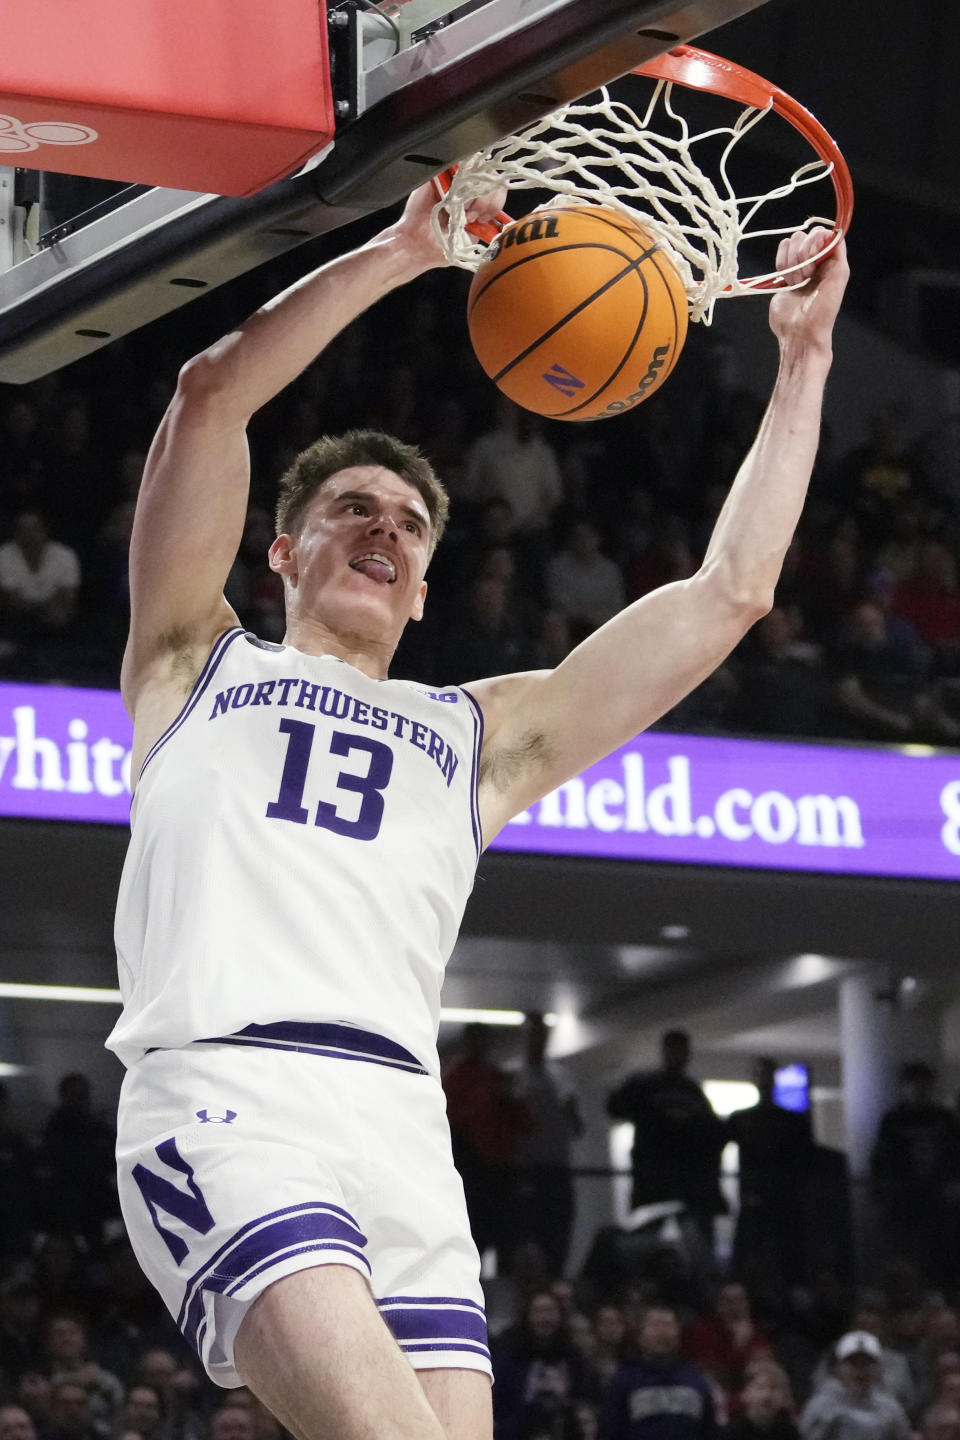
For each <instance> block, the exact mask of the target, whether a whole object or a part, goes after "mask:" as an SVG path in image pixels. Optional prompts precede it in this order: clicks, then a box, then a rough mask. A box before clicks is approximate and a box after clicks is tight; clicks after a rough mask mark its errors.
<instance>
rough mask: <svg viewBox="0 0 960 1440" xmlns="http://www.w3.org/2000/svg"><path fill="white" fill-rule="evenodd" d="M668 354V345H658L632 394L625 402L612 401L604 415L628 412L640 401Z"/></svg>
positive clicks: (653, 381) (654, 379)
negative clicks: (644, 373)
mask: <svg viewBox="0 0 960 1440" xmlns="http://www.w3.org/2000/svg"><path fill="white" fill-rule="evenodd" d="M669 354H670V346H669V345H658V346H657V348H656V349H655V350H654V352H653V356H652V357H651V360H650V364H649V365H648V366H647V373H646V375H644V377H643V379H642V380H641V381H640V383H639V384H638V386H637V388H636V390H634V392H633V394H632V395H628V396H627V398H626V399H625V400H614V401H612V402H611V404H609V405H608V406H607V408H606V410H605V411H604V412H603V413H604V415H620V414H621V413H622V412H623V411H624V410H629V409H630V406H631V405H636V403H637V401H638V400H642V399H643V397H644V395H646V393H647V391H648V390H649V389H650V386H651V385H653V384H654V383H655V381H656V379H657V376H658V375H659V374H660V371H661V370H662V369H663V362H664V361H665V360H666V358H667V356H668V355H669Z"/></svg>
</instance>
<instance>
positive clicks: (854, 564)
mask: <svg viewBox="0 0 960 1440" xmlns="http://www.w3.org/2000/svg"><path fill="white" fill-rule="evenodd" d="M862 566H863V557H862V555H861V551H860V544H859V540H858V537H857V533H856V528H855V527H854V526H852V525H851V524H850V523H849V522H844V523H842V524H841V525H840V526H839V527H838V528H837V529H836V530H835V531H834V533H833V534H832V535H831V536H830V538H829V539H828V540H827V541H826V543H822V542H821V544H819V545H818V546H817V547H816V548H813V547H810V548H809V549H807V550H805V551H804V552H803V554H802V556H801V559H800V562H799V570H798V574H797V577H796V582H795V585H794V598H795V599H796V600H797V601H798V602H799V604H800V606H801V608H802V611H803V615H804V619H805V621H806V624H807V628H808V629H809V631H810V634H811V635H812V636H813V638H814V640H816V641H817V642H818V643H819V644H823V645H835V644H836V643H837V640H838V637H839V636H840V634H841V633H842V630H843V626H844V622H845V620H846V617H847V616H848V615H849V613H850V610H851V607H852V606H853V605H855V604H856V602H857V600H858V598H859V596H860V589H861V585H862V580H863V575H862Z"/></svg>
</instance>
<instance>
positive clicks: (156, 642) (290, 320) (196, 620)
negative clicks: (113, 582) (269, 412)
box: [122, 185, 497, 728]
mask: <svg viewBox="0 0 960 1440" xmlns="http://www.w3.org/2000/svg"><path fill="white" fill-rule="evenodd" d="M435 198H436V197H435V195H434V193H433V190H432V186H430V185H426V186H422V187H421V188H420V189H419V190H417V191H416V192H414V194H413V195H412V196H411V197H410V199H409V200H408V202H407V204H406V206H405V208H404V210H403V213H402V215H401V216H400V218H399V219H398V220H397V221H396V222H395V223H393V224H392V225H389V226H387V227H386V229H384V230H383V231H382V232H381V233H380V234H379V235H377V236H376V237H375V238H374V239H372V240H370V241H369V242H368V243H367V244H365V245H362V246H361V247H360V248H359V249H357V250H354V251H353V252H351V253H350V254H347V255H344V256H341V257H340V258H338V259H336V260H333V261H331V262H330V263H329V264H327V265H324V266H322V267H321V268H320V269H318V270H315V271H313V272H312V273H311V274H309V275H307V276H306V277H304V278H303V279H302V280H300V281H298V282H297V283H296V284H294V285H292V286H291V287H290V288H289V289H287V290H285V291H284V292H283V293H282V294H280V295H278V296H277V297H276V298H275V299H274V300H271V301H270V302H269V303H268V304H267V305H264V306H263V308H262V309H261V310H259V311H257V313H256V314H255V315H253V316H251V317H250V319H249V320H247V321H246V322H245V323H244V324H242V325H240V326H238V327H237V329H235V330H233V331H231V332H230V333H229V334H228V335H225V336H224V337H223V339H222V340H219V341H217V342H216V344H214V345H212V346H210V348H209V349H207V350H205V351H204V352H203V353H202V354H200V355H197V356H196V357H195V358H194V359H193V360H191V361H189V362H188V364H187V365H186V366H185V367H184V369H183V370H182V371H181V374H180V376H179V380H178V384H177V389H176V393H175V395H174V398H173V400H172V402H171V404H170V406H169V409H168V410H167V413H166V415H165V416H164V418H163V420H162V422H161V424H160V427H159V430H158V432H157V435H156V437H155V439H154V442H153V445H152V447H151V450H150V454H149V457H148V460H147V465H146V470H145V474H144V480H143V484H142V487H141V491H140V496H139V499H138V504H137V513H136V519H135V522H134V528H133V536H132V540H131V549H130V588H131V633H130V640H129V643H128V646H127V652H126V655H125V658H124V666H123V677H122V684H123V691H124V698H125V700H126V702H127V707H128V709H129V710H130V711H131V713H133V714H134V716H135V718H136V719H138V721H139V719H140V715H141V713H142V712H141V701H142V699H143V696H144V693H145V692H146V691H150V692H151V694H152V695H153V696H154V698H155V697H156V694H157V692H160V709H161V710H164V709H169V703H168V702H169V701H170V698H171V695H172V697H173V698H174V699H175V698H176V694H175V692H176V691H177V690H180V691H181V692H183V691H185V690H188V689H189V687H190V685H191V683H192V681H193V679H194V677H195V676H196V674H197V673H198V671H199V669H200V668H201V666H202V665H203V662H204V660H205V658H206V655H207V653H208V652H209V649H210V646H211V645H212V643H213V641H214V640H215V639H216V637H217V635H218V634H220V633H222V631H223V630H224V629H226V628H227V627H228V626H230V625H232V624H235V623H236V617H235V616H234V614H233V612H232V611H231V610H230V608H229V606H228V605H227V603H226V601H225V600H224V598H223V586H224V583H225V581H226V577H227V575H228V573H229V570H230V566H231V565H232V564H233V560H234V557H235V555H236V552H237V548H238V546H239V543H240V538H241V534H242V530H243V523H244V516H245V513H246V506H247V497H248V489H249V458H248V452H247V441H246V426H247V423H248V421H249V419H250V417H251V415H253V414H254V412H255V411H257V410H258V409H259V408H260V407H261V406H262V405H264V404H266V402H267V401H268V400H270V399H272V397H273V396H274V395H276V394H277V393H278V392H279V391H280V390H282V389H283V388H284V387H285V386H286V385H287V384H289V383H290V381H292V380H293V379H295V378H296V376H297V375H299V374H300V372H301V371H302V370H303V369H304V368H305V367H306V366H307V365H308V364H309V363H310V362H311V361H312V360H313V359H315V358H316V356H317V355H318V354H319V353H320V352H321V351H322V350H323V349H324V348H325V346H326V345H327V344H328V343H329V342H330V341H331V340H332V339H333V338H334V336H336V335H337V334H338V333H339V332H340V331H341V330H342V329H344V327H345V326H346V325H348V324H349V322H350V321H351V320H353V319H354V318H355V317H356V316H357V315H359V314H360V313H361V312H362V311H363V310H366V309H367V308H368V307H369V306H370V305H372V304H373V303H374V302H375V301H376V300H378V299H379V298H380V297H381V296H383V295H385V294H387V292H388V291H390V290H393V289H395V288H396V287H397V286H399V285H401V284H404V283H405V282H406V281H408V280H411V279H413V278H414V277H415V276H417V275H419V274H421V273H422V272H423V271H425V270H429V269H431V268H433V267H434V266H437V265H442V264H445V263H446V262H445V260H444V257H443V254H442V251H441V249H440V247H439V245H438V244H437V241H436V238H435V236H434V234H433V232H432V229H431V226H430V215H431V211H432V208H433V205H434V202H435ZM496 202H497V197H496V196H491V197H489V198H488V199H484V200H480V201H477V202H475V212H476V218H483V217H485V216H486V214H487V213H488V212H489V213H495V210H496ZM174 713H175V712H174ZM159 718H161V719H162V716H161V717H159ZM151 728H156V726H155V725H154V724H153V722H152V721H151Z"/></svg>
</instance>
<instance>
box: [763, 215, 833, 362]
mask: <svg viewBox="0 0 960 1440" xmlns="http://www.w3.org/2000/svg"><path fill="white" fill-rule="evenodd" d="M830 238H831V232H830V231H829V230H827V229H825V228H824V227H823V226H817V227H815V228H814V229H813V230H810V231H806V230H796V231H794V233H793V234H792V235H790V236H789V237H788V238H786V239H785V240H781V242H780V245H779V247H778V249H777V269H778V270H784V269H787V268H788V267H791V266H794V265H796V266H799V267H800V268H799V269H797V270H795V271H794V272H793V274H792V277H791V278H792V280H793V281H794V282H796V281H797V280H802V281H803V282H804V283H803V284H802V285H801V286H799V288H798V289H795V290H787V289H784V290H778V291H776V292H775V293H774V295H773V298H772V299H771V301H770V328H771V330H772V331H773V333H774V334H775V335H776V337H777V339H778V340H779V341H780V344H781V345H785V344H788V343H791V344H792V343H795V342H798V343H800V344H804V345H814V346H819V347H822V348H827V349H829V347H830V343H831V342H830V337H831V334H832V332H833V324H834V321H835V320H836V318H837V312H838V311H839V309H840V302H841V300H842V299H843V292H844V290H845V289H846V288H847V281H848V280H849V278H850V267H849V265H848V264H847V248H846V243H845V242H844V240H843V239H842V238H841V239H840V240H839V241H838V243H837V244H836V245H835V246H834V248H833V249H832V250H831V251H830V253H829V254H828V255H826V256H825V257H824V259H823V260H821V261H819V262H817V261H816V260H815V258H814V257H815V256H817V255H819V254H820V253H821V251H822V250H823V248H824V246H825V245H826V244H827V242H828V241H829V240H830Z"/></svg>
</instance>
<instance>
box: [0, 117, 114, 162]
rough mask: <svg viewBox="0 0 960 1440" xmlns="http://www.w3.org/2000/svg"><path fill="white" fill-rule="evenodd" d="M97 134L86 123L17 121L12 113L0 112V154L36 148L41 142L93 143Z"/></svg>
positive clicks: (58, 143) (20, 152) (44, 143)
mask: <svg viewBox="0 0 960 1440" xmlns="http://www.w3.org/2000/svg"><path fill="white" fill-rule="evenodd" d="M99 138H100V136H99V134H98V132H97V131H96V130H94V129H93V128H92V127H91V126H89V125H78V124H74V123H73V122H72V121H69V120H28V121H26V122H24V121H23V120H18V119H17V117H16V116H15V115H0V153H2V154H7V155H22V154H24V153H25V152H26V151H27V150H39V148H40V146H41V145H92V144H93V142H94V140H99Z"/></svg>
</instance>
